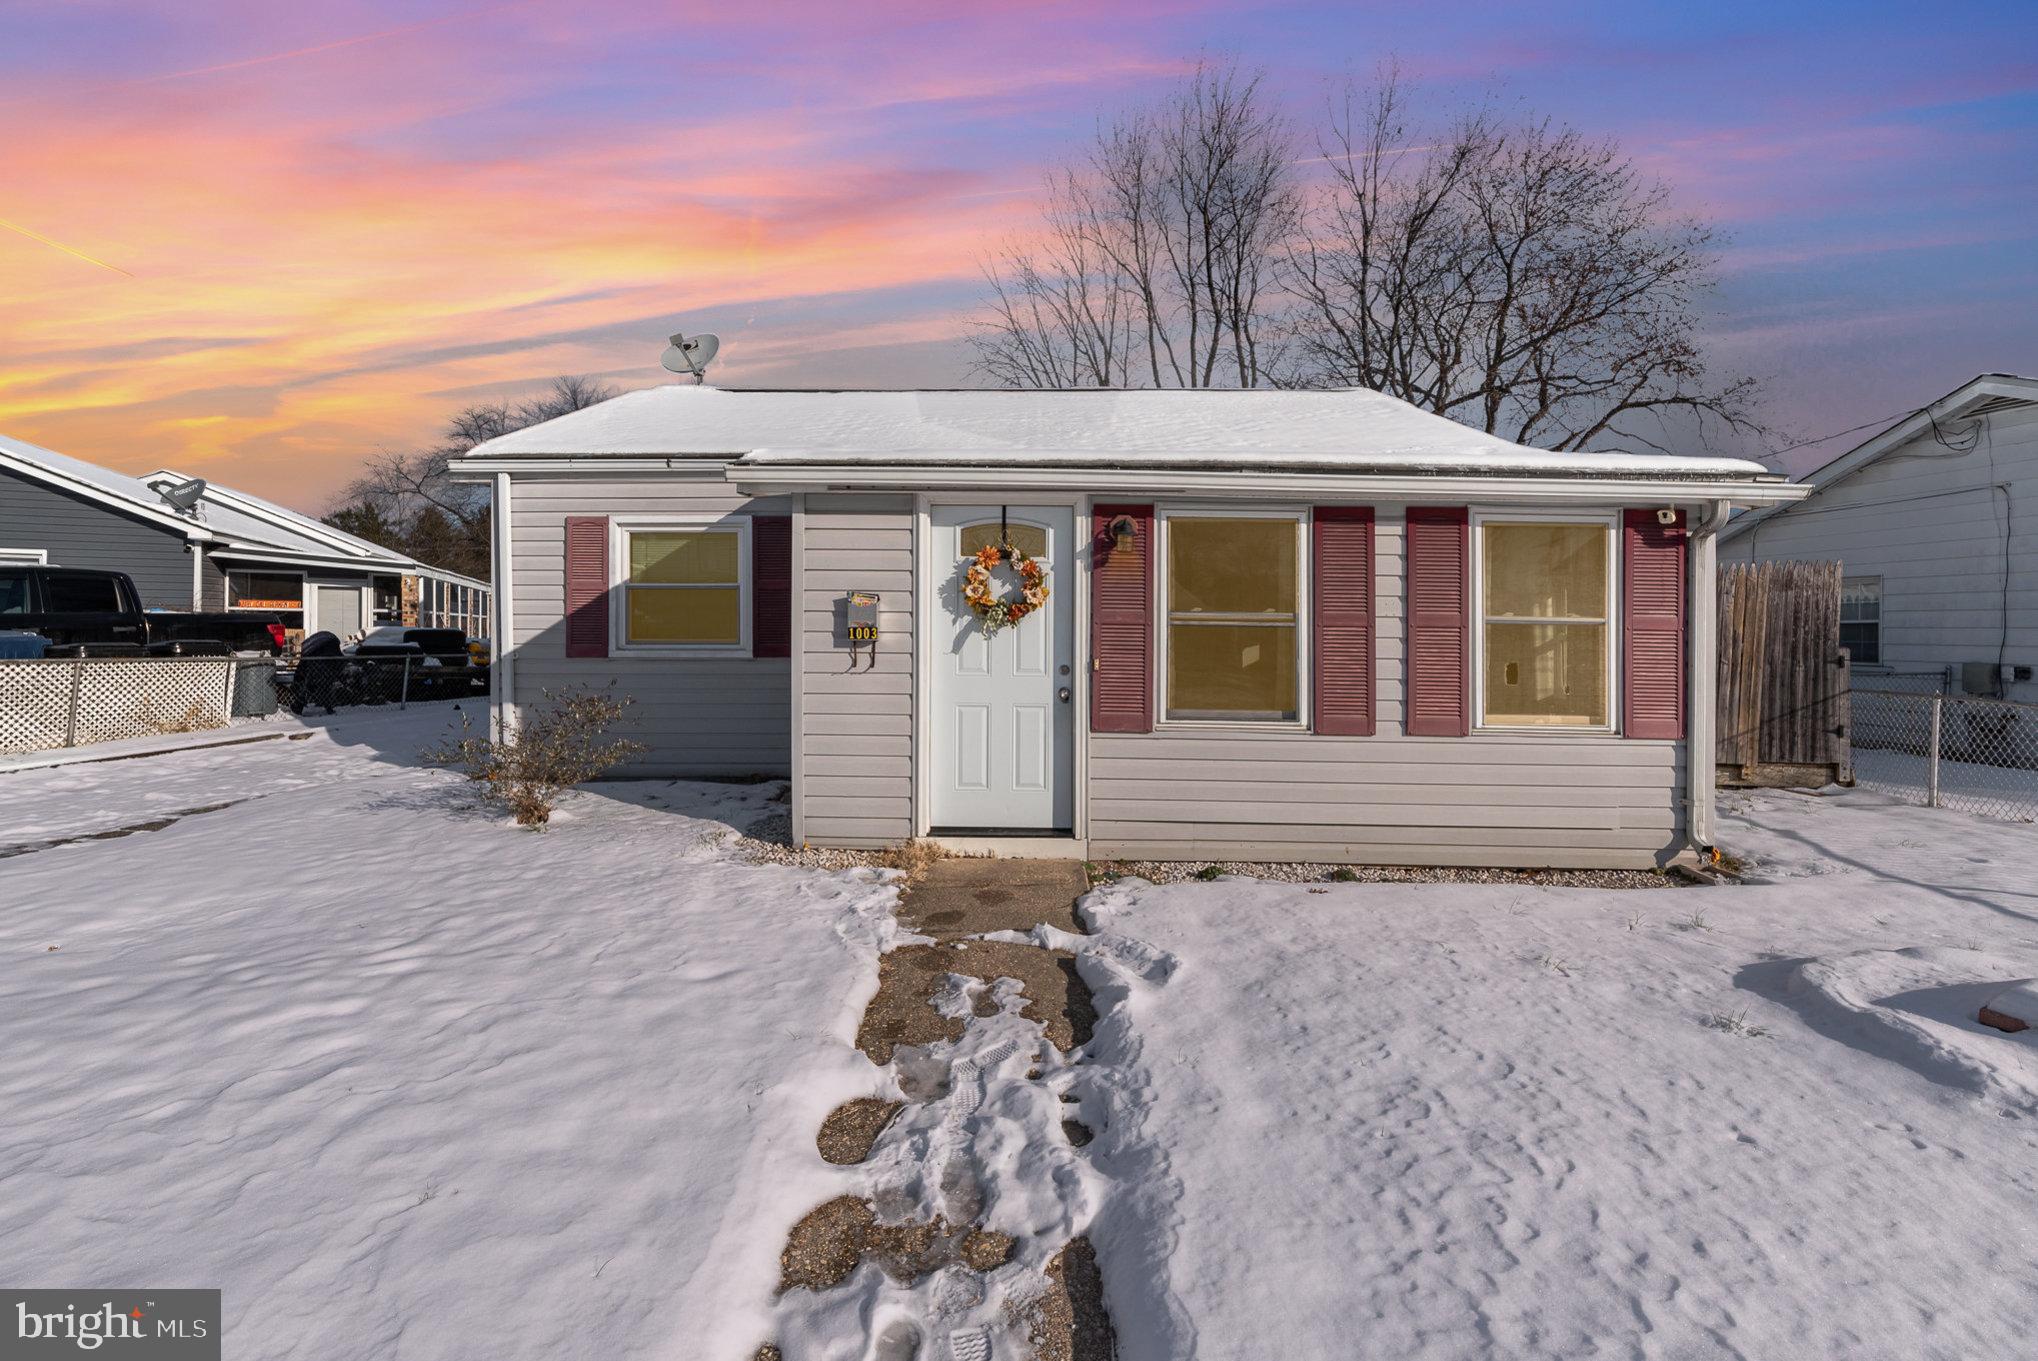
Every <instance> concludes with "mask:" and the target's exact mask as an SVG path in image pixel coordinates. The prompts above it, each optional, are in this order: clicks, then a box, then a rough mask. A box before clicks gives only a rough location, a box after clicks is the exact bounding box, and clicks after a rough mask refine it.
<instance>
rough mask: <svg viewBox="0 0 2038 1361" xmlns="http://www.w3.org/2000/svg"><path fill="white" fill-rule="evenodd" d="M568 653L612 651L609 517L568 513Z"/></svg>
mask: <svg viewBox="0 0 2038 1361" xmlns="http://www.w3.org/2000/svg"><path fill="white" fill-rule="evenodd" d="M566 655H567V656H569V657H606V656H608V655H609V520H608V517H607V516H606V515H569V516H567V517H566Z"/></svg>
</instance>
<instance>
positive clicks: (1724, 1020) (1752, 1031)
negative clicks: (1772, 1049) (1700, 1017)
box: [1705, 1007, 1769, 1040]
mask: <svg viewBox="0 0 2038 1361" xmlns="http://www.w3.org/2000/svg"><path fill="white" fill-rule="evenodd" d="M1705 1024H1706V1026H1707V1027H1708V1028H1709V1029H1712V1030H1717V1031H1720V1032H1722V1033H1724V1034H1728V1035H1739V1036H1741V1037H1742V1038H1743V1039H1748V1040H1759V1039H1761V1038H1762V1037H1763V1036H1764V1035H1767V1034H1768V1033H1769V1027H1768V1026H1766V1025H1758V1024H1756V1023H1755V1022H1753V1021H1750V1020H1749V1019H1748V1009H1747V1008H1746V1007H1742V1008H1741V1009H1740V1010H1739V1011H1715V1012H1713V1013H1712V1014H1710V1015H1708V1016H1707V1017H1706V1018H1705Z"/></svg>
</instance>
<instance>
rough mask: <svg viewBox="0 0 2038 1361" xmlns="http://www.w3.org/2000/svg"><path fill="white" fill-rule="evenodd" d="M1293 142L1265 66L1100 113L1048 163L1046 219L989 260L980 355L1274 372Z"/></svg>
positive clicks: (1127, 378)
mask: <svg viewBox="0 0 2038 1361" xmlns="http://www.w3.org/2000/svg"><path fill="white" fill-rule="evenodd" d="M1292 143H1293V137H1292V134H1291V131H1290V129H1289V126H1288V124H1287V121H1286V120H1285V119H1284V118H1283V117H1282V116H1281V114H1280V113H1279V111H1278V110H1276V109H1275V108H1274V107H1273V105H1272V103H1271V101H1270V100H1269V98H1268V97H1267V95H1266V93H1265V92H1264V91H1263V89H1262V88H1261V77H1260V76H1259V75H1257V74H1246V73H1241V72H1240V71H1239V70H1238V69H1237V67H1235V66H1232V65H1228V64H1227V65H1211V64H1208V63H1205V64H1203V65H1200V66H1198V67H1197V68H1196V70H1195V71H1194V72H1193V73H1192V74H1191V75H1190V77H1189V78H1188V80H1187V81H1186V82H1184V84H1183V85H1182V87H1181V88H1180V89H1179V90H1178V91H1177V92H1176V93H1175V94H1173V95H1172V96H1170V97H1169V98H1168V99H1166V100H1164V101H1163V102H1162V103H1161V104H1160V105H1158V106H1157V107H1154V108H1149V109H1144V110H1140V111H1137V112H1134V113H1131V114H1128V115H1126V116H1124V117H1121V118H1120V119H1118V120H1117V121H1116V122H1113V123H1111V124H1109V125H1107V126H1104V127H1100V128H1099V129H1098V132H1097V134H1096V137H1095V139H1094V141H1093V143H1092V145H1091V146H1090V148H1089V150H1088V152H1087V153H1086V154H1085V155H1084V157H1083V158H1082V159H1081V161H1080V162H1079V163H1078V164H1076V165H1073V166H1070V167H1066V168H1063V169H1061V170H1058V171H1056V172H1055V173H1054V174H1052V175H1050V176H1049V178H1048V181H1047V186H1046V203H1045V206H1044V209H1043V229H1042V231H1041V232H1040V233H1039V234H1038V235H1037V236H1036V237H1035V238H1034V239H1032V240H1030V241H1028V242H1026V243H1024V244H1021V245H1018V246H1014V247H1010V248H1008V249H1006V250H1005V251H1003V252H1002V253H1000V255H999V256H998V257H997V258H996V259H995V260H993V261H992V262H991V263H990V264H988V265H987V266H986V269H985V274H986V276H987V279H988V286H989V292H988V297H987V309H986V310H987V315H986V318H985V320H984V322H983V323H982V324H981V325H980V327H979V328H978V330H977V333H976V334H975V335H974V336H973V338H972V339H973V343H974V344H975V347H976V351H977V363H978V367H979V369H980V370H981V371H982V372H983V373H985V374H986V375H988V376H989V377H991V378H992V379H994V380H996V381H998V382H1000V383H1004V384H1007V385H1009V386H1014V387H1095V386H1119V385H1126V384H1131V383H1145V384H1151V385H1152V386H1154V387H1217V386H1225V387H1252V386H1256V385H1258V384H1261V383H1264V382H1268V381H1271V378H1272V374H1273V370H1274V362H1273V361H1274V359H1275V354H1274V337H1275V334H1276V331H1277V329H1278V325H1277V313H1278V299H1277V294H1278V291H1279V285H1278V274H1279V270H1280V261H1281V257H1282V255H1283V252H1284V251H1285V250H1286V249H1287V247H1288V244H1289V239H1290V237H1291V236H1292V235H1293V232H1294V229H1295V224H1296V222H1297V220H1298V214H1299V211H1300V202H1299V199H1298V196H1297V191H1296V185H1295V179H1294V168H1293V163H1294V153H1293V149H1292Z"/></svg>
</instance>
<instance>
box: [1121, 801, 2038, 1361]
mask: <svg viewBox="0 0 2038 1361" xmlns="http://www.w3.org/2000/svg"><path fill="white" fill-rule="evenodd" d="M1725 808H1726V810H1727V811H1728V814H1729V816H1728V817H1727V818H1726V819H1725V821H1726V824H1727V825H1726V827H1725V829H1724V837H1723V839H1724V840H1725V841H1726V843H1727V844H1728V846H1729V847H1730V848H1731V849H1733V850H1735V851H1737V852H1739V853H1741V854H1743V855H1745V856H1746V857H1747V858H1748V859H1749V861H1750V862H1751V865H1752V872H1753V874H1754V875H1755V877H1757V878H1759V879H1760V880H1762V881H1763V882H1762V883H1761V884H1760V885H1759V886H1754V887H1742V888H1734V889H1685V890H1664V891H1660V892H1592V891H1581V890H1568V891H1566V890H1541V889H1532V888H1498V887H1495V888H1483V887H1480V888H1473V887H1453V888H1430V887H1407V886H1384V885H1383V886H1325V887H1323V888H1317V889H1307V888H1303V887H1297V886H1290V885H1274V884H1261V883H1254V882H1249V881H1242V880H1227V881H1222V882H1218V883H1215V884H1207V885H1203V884H1195V885H1177V886H1172V887H1168V888H1155V887H1152V886H1145V885H1139V884H1135V883H1126V884H1121V885H1116V886H1112V887H1109V888H1107V889H1103V890H1100V891H1099V892H1097V893H1095V894H1093V895H1092V896H1091V898H1090V899H1089V900H1088V906H1089V909H1090V911H1091V914H1092V916H1093V918H1094V919H1095V920H1097V921H1099V922H1100V923H1101V924H1102V926H1103V927H1104V928H1105V930H1106V931H1107V932H1110V933H1122V934H1123V935H1125V936H1129V937H1132V938H1134V939H1136V940H1138V941H1141V942H1144V943H1146V944H1147V945H1149V946H1152V947H1155V948H1158V949H1160V950H1162V951H1165V952H1166V953H1167V955H1168V956H1170V957H1171V960H1172V963H1173V968H1172V970H1171V971H1167V972H1165V973H1164V975H1157V976H1155V977H1152V978H1141V977H1138V976H1136V975H1134V974H1132V973H1128V972H1125V971H1121V970H1117V969H1114V968H1112V967H1111V966H1110V960H1111V955H1110V953H1109V952H1108V951H1107V950H1104V949H1098V950H1095V951H1093V952H1092V953H1091V955H1090V956H1089V957H1088V958H1087V959H1086V968H1087V969H1088V970H1089V971H1090V972H1091V973H1092V974H1093V975H1094V976H1095V978H1096V981H1097V982H1098V984H1099V986H1100V992H1101V994H1102V996H1101V998H1100V1000H1112V1001H1115V1002H1116V1005H1115V1006H1113V1007H1112V1008H1111V1009H1110V1011H1109V1012H1108V1014H1107V1017H1106V1020H1105V1022H1104V1025H1103V1027H1102V1028H1101V1030H1100V1034H1099V1039H1098V1043H1097V1044H1096V1045H1095V1046H1093V1049H1094V1059H1095V1061H1096V1062H1097V1063H1098V1064H1099V1065H1100V1076H1101V1077H1102V1078H1103V1079H1104V1085H1106V1086H1107V1087H1108V1089H1109V1090H1110V1093H1111V1095H1110V1108H1111V1111H1112V1126H1113V1127H1112V1129H1111V1131H1110V1132H1109V1134H1108V1135H1107V1137H1106V1138H1104V1139H1100V1140H1099V1142H1098V1145H1096V1146H1095V1147H1094V1149H1093V1152H1095V1153H1096V1155H1097V1156H1098V1160H1099V1163H1100V1165H1101V1167H1102V1168H1103V1169H1104V1170H1105V1171H1107V1172H1109V1171H1111V1170H1113V1168H1114V1166H1117V1165H1121V1164H1122V1165H1123V1166H1125V1167H1126V1168H1128V1169H1132V1168H1138V1169H1140V1172H1139V1175H1138V1179H1137V1181H1136V1182H1135V1183H1134V1184H1132V1185H1129V1186H1127V1187H1126V1188H1125V1190H1124V1191H1123V1192H1122V1193H1121V1194H1120V1196H1118V1197H1117V1198H1116V1199H1115V1200H1114V1202H1113V1204H1112V1206H1111V1207H1110V1209H1108V1210H1107V1212H1106V1217H1105V1219H1104V1220H1103V1221H1102V1222H1100V1224H1099V1225H1098V1226H1096V1227H1094V1228H1093V1229H1092V1231H1091V1232H1092V1237H1093V1238H1095V1239H1096V1240H1097V1241H1098V1243H1099V1247H1100V1251H1101V1253H1102V1258H1103V1266H1104V1271H1105V1278H1106V1281H1107V1283H1108V1285H1109V1287H1110V1293H1111V1305H1112V1309H1113V1313H1114V1316H1116V1317H1117V1318H1119V1319H1120V1329H1119V1333H1120V1339H1121V1342H1122V1343H1123V1344H1124V1345H1123V1348H1122V1354H1123V1355H1124V1356H1125V1357H1127V1358H1128V1361H1138V1359H1139V1358H1148V1357H1152V1358H1160V1357H1182V1356H1191V1355H1194V1356H1202V1357H1235V1356H1248V1355H1265V1354H1267V1353H1268V1351H1269V1350H1270V1349H1277V1350H1278V1351H1279V1352H1280V1354H1283V1355H1294V1356H1368V1357H1373V1356H1378V1357H1394V1358H1439V1359H1441V1358H1461V1357H1492V1358H1522V1357H1579V1356H1621V1357H1659V1356H1660V1357H1676V1358H1686V1357H1716V1356H1718V1357H1747V1358H1750V1359H1751V1361H1770V1359H1772V1358H1779V1357H1796V1356H1802V1357H1819V1358H1836V1357H1877V1358H1881V1357H1892V1358H1893V1357H1973V1356H2010V1355H2024V1354H2028V1353H2029V1351H2030V1350H2031V1348H2032V1346H2033V1338H2034V1337H2038V1271H2034V1269H2033V1266H2032V1260H2033V1248H2034V1246H2038V1157H2034V1154H2038V1044H2034V1043H2033V1040H2032V1036H2033V1035H2038V1031H2033V1032H2027V1033H2026V1034H2025V1035H2022V1036H2017V1037H2014V1038H2013V1037H2008V1036H2004V1035H2001V1034H1998V1033H1995V1032H1993V1031H1988V1030H1984V1029H1982V1028H1981V1027H1980V1026H1978V1025H1977V1024H1976V1023H1975V1021H1974V1014H1975V1010H1976V1009H1977V1007H1978V1006H1979V1005H1980V1003H1981V1001H1982V1000H1983V999H1984V998H1985V997H1986V996H1987V995H1988V994H1989V992H1990V991H1992V990H1993V989H1994V988H1998V987H2001V986H2002V985H2004V984H2006V983H2008V982H2011V981H2014V980H2018V979H2024V978H2030V977H2032V976H2033V975H2038V836H2034V835H2033V833H2032V832H2031V830H2030V829H2029V828H2027V827H2019V826H2014V825H2005V824H2001V823H1989V822H1985V821H1982V820H1980V819H1976V818H1971V817H1967V816H1964V815H1961V814H1956V813H1946V812H1931V811H1928V810H1923V809H1913V808H1905V807H1900V806H1896V805H1893V804H1891V803H1890V802H1889V801H1887V800H1884V799H1881V798H1879V797H1877V796H1874V795H1860V794H1853V795H1846V796H1839V797H1831V798H1817V797H1808V796H1804V795H1795V794H1763V795H1758V796H1754V797H1748V796H1728V797H1727V799H1726V800H1725ZM1156 1169H1157V1170H1158V1175H1155V1170H1156ZM1128 1323H1131V1324H1133V1326H1130V1327H1128V1326H1126V1325H1127V1324H1128ZM1276 1342H1278V1348H1274V1344H1275V1343H1276Z"/></svg>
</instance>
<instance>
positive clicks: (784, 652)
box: [750, 515, 793, 657]
mask: <svg viewBox="0 0 2038 1361" xmlns="http://www.w3.org/2000/svg"><path fill="white" fill-rule="evenodd" d="M750 655H751V656H753V657H790V656H792V655H793V517H792V516H790V515H753V516H751V517H750Z"/></svg>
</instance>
